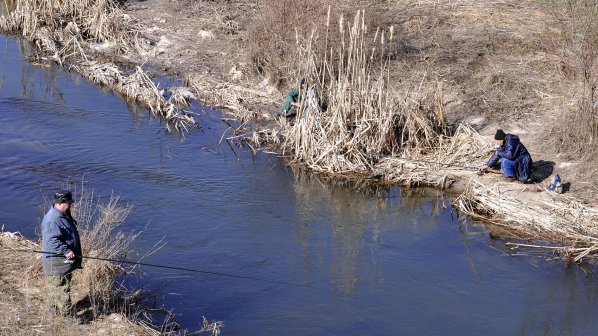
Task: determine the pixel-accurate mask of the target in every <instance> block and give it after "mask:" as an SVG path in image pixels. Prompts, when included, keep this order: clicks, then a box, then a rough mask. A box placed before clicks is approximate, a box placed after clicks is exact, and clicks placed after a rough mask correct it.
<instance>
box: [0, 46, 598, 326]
mask: <svg viewBox="0 0 598 336" xmlns="http://www.w3.org/2000/svg"><path fill="white" fill-rule="evenodd" d="M24 49H25V48H24V47H23V45H22V44H20V42H17V41H15V40H14V39H12V38H6V37H2V38H0V56H1V58H0V69H1V70H0V225H4V228H5V230H7V231H20V232H21V233H23V234H24V235H25V236H27V237H29V238H35V237H36V232H37V227H38V225H39V222H40V218H41V216H42V215H43V213H44V212H45V210H46V209H43V208H42V207H40V206H41V205H43V204H44V198H47V197H49V196H50V195H51V193H52V191H53V190H55V189H56V188H59V187H60V186H61V185H63V184H64V183H65V181H67V180H68V181H74V182H75V183H81V181H85V185H86V187H87V188H93V189H94V190H95V193H96V194H97V195H100V196H103V197H108V196H109V195H111V194H116V195H120V197H121V200H122V201H124V202H128V203H130V204H132V205H133V212H132V213H131V215H130V216H129V217H128V220H127V222H126V225H125V227H124V228H123V229H124V230H126V231H129V232H137V231H143V233H142V234H141V236H140V237H139V239H138V240H137V241H136V242H135V245H134V249H135V251H136V252H137V253H139V254H143V253H144V252H145V251H148V250H150V249H151V248H152V246H154V245H155V244H156V243H158V242H160V241H162V242H164V243H165V245H164V246H163V247H162V248H161V249H160V250H159V251H158V252H156V253H155V254H153V255H151V256H150V257H148V258H147V259H145V260H144V261H145V262H149V263H157V264H166V265H171V266H177V267H185V268H193V269H200V270H206V271H211V272H219V273H227V274H235V275H239V276H246V277H254V278H263V279H270V280H273V281H282V282H288V283H297V284H305V285H306V286H293V285H281V284H276V283H272V282H264V281H254V280H248V279H239V278H231V277H221V276H214V275H198V274H186V273H184V272H178V271H173V270H164V269H157V268H151V267H142V268H141V269H139V271H140V273H141V276H140V277H139V278H138V279H137V278H136V283H138V284H139V285H143V286H148V287H149V288H153V289H156V294H157V302H158V304H159V305H164V307H166V308H168V309H172V310H173V311H174V313H176V314H177V316H178V320H179V321H180V323H181V324H182V326H183V327H184V328H188V329H191V330H197V329H198V327H199V324H200V321H201V317H202V316H206V317H207V318H208V319H210V320H220V321H224V323H225V328H224V329H223V332H224V335H514V334H518V335H594V334H595V333H596V332H597V331H598V318H597V312H598V310H597V308H598V307H597V305H598V300H597V294H598V291H597V286H596V285H595V281H594V279H593V277H592V276H590V275H588V274H586V273H585V272H583V271H581V270H579V269H578V268H576V267H573V268H567V267H565V266H564V265H563V264H562V263H561V262H560V261H546V260H545V259H546V258H545V257H537V256H520V257H512V256H508V255H506V254H505V253H504V251H503V250H504V249H503V248H502V246H503V243H502V242H501V241H495V240H492V239H490V238H489V237H488V234H487V233H486V232H485V229H484V228H483V226H481V225H474V224H473V223H471V221H468V220H466V221H465V224H464V225H460V224H461V223H460V222H459V221H457V220H456V219H455V218H454V216H453V215H451V207H450V196H449V195H445V194H443V193H442V192H439V191H434V190H416V191H409V190H401V189H392V188H390V189H384V188H374V187H370V188H361V189H356V188H355V186H354V185H351V184H350V183H341V182H339V181H336V182H334V181H324V180H322V179H318V178H315V177H310V175H309V174H306V173H305V172H302V171H301V170H298V169H292V168H290V167H288V166H286V165H285V164H284V163H283V162H282V161H281V160H280V159H277V158H276V157H274V156H271V155H268V154H264V153H258V154H257V155H256V156H253V155H252V154H251V153H249V152H247V151H239V150H235V151H234V152H233V150H231V148H230V147H229V146H228V145H227V144H226V142H222V143H220V144H219V140H220V137H221V135H222V133H223V131H224V130H225V129H226V125H225V124H224V123H223V122H221V120H220V118H221V114H220V112H218V111H211V110H209V109H207V108H204V109H196V111H195V112H197V113H198V114H199V115H198V120H199V122H200V124H201V125H202V126H203V128H202V129H200V130H194V131H192V132H191V133H190V134H188V135H187V137H186V138H185V139H183V138H181V137H180V136H178V135H176V134H169V133H167V132H165V130H164V127H163V125H162V124H161V123H160V122H159V121H156V120H154V119H152V118H150V117H149V116H148V113H147V111H145V110H143V109H138V108H135V107H133V106H129V105H127V104H125V103H124V102H123V101H122V100H121V99H120V98H119V97H117V96H114V95H112V94H110V93H107V92H103V91H101V90H100V89H98V88H97V87H94V86H91V85H89V84H88V83H86V82H85V81H84V80H83V79H81V78H80V77H79V76H77V75H75V74H69V73H66V72H64V71H63V70H61V69H58V68H55V67H50V68H43V67H36V66H33V65H32V64H30V63H28V62H27V61H25V57H26V56H27V53H24V52H23V50H24ZM443 205H444V206H443ZM444 207H446V209H445V208H444ZM132 256H134V255H132Z"/></svg>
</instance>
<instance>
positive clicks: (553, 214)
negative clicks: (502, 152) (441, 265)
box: [454, 180, 598, 262]
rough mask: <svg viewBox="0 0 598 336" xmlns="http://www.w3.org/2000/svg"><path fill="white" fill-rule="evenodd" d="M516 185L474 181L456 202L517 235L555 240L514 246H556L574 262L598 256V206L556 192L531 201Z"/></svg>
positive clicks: (459, 207)
mask: <svg viewBox="0 0 598 336" xmlns="http://www.w3.org/2000/svg"><path fill="white" fill-rule="evenodd" d="M512 188H513V185H512V184H510V185H506V186H505V185H501V184H495V185H494V186H487V185H485V184H482V183H480V182H479V181H477V180H472V181H471V182H470V184H469V186H468V187H467V189H466V191H465V192H464V193H463V194H462V195H460V196H459V197H458V198H457V199H456V200H455V201H454V203H455V205H456V207H457V208H458V209H459V210H460V211H462V212H463V213H464V214H466V215H469V216H472V217H474V218H480V219H483V220H485V221H489V222H491V223H493V224H494V225H497V226H500V227H501V228H503V229H504V230H505V231H507V232H510V233H512V234H513V235H514V236H515V237H519V238H531V239H535V240H544V241H551V242H553V243H552V244H548V243H545V244H544V245H531V244H514V243H510V245H511V246H523V247H538V248H549V249H554V250H557V251H558V252H561V253H563V254H564V255H565V256H566V257H567V258H568V259H569V260H570V261H573V262H580V261H582V260H585V259H589V258H594V257H596V256H598V227H596V223H598V209H596V208H591V207H588V206H586V205H584V204H582V203H580V202H579V201H577V200H575V199H573V198H570V197H568V196H566V195H560V194H556V193H552V192H543V193H535V194H534V197H533V200H530V197H529V193H526V192H518V191H516V190H515V191H514V190H512ZM554 243H558V244H559V247H558V248H555V246H554Z"/></svg>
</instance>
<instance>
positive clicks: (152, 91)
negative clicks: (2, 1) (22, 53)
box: [0, 0, 195, 133]
mask: <svg viewBox="0 0 598 336" xmlns="http://www.w3.org/2000/svg"><path fill="white" fill-rule="evenodd" d="M14 3H15V6H14V9H13V10H12V11H10V13H8V15H7V16H6V17H5V16H2V17H0V28H1V29H2V30H4V31H7V32H13V33H19V34H21V36H22V37H24V38H25V39H27V40H28V41H30V42H32V43H33V44H34V45H35V46H36V47H37V48H38V49H40V50H41V51H43V52H44V53H46V54H47V55H49V56H50V57H49V58H50V59H51V60H53V61H55V62H56V63H58V64H60V65H67V66H68V68H70V69H73V70H75V71H76V72H78V73H79V74H81V75H82V76H83V77H85V78H86V79H88V80H89V81H90V82H92V83H94V84H98V85H102V86H105V87H107V88H108V89H110V90H113V91H115V92H117V93H119V94H121V95H123V96H124V97H125V98H126V99H129V100H131V101H133V102H135V103H138V104H140V105H141V106H143V107H146V108H148V109H149V110H150V111H151V112H152V114H153V115H154V116H156V117H157V118H163V119H164V120H165V121H166V123H165V125H166V128H167V129H168V130H169V131H171V130H172V129H174V130H176V131H178V132H182V133H184V132H185V131H188V127H190V126H193V125H194V124H195V120H194V118H193V117H192V116H191V115H190V114H188V113H185V112H184V111H183V110H182V109H181V108H180V107H179V106H178V105H177V104H176V102H177V101H176V100H173V101H170V100H169V101H167V100H166V99H165V98H164V96H163V94H162V91H161V90H160V89H159V88H158V86H157V85H156V84H154V83H153V81H152V80H151V78H150V76H149V75H148V74H147V73H146V72H145V71H144V70H142V69H141V67H139V66H138V67H136V68H135V70H134V71H133V72H132V73H128V72H125V71H123V70H121V69H120V68H119V67H118V66H116V65H114V64H110V63H104V64H102V63H99V62H98V61H93V60H92V56H90V55H91V54H93V53H95V50H94V48H93V47H92V43H106V44H110V45H114V46H117V47H118V49H119V51H120V52H121V53H125V52H127V51H137V50H140V49H143V48H144V46H143V43H142V42H141V40H140V38H139V35H140V30H141V29H140V26H139V23H137V22H135V21H133V20H132V19H131V18H130V17H129V16H128V15H125V14H124V13H123V12H122V11H121V10H120V9H119V7H118V4H117V2H116V1H113V0H87V1H78V0H16V1H15V2H14ZM182 106H183V107H186V106H188V105H186V104H183V105H182Z"/></svg>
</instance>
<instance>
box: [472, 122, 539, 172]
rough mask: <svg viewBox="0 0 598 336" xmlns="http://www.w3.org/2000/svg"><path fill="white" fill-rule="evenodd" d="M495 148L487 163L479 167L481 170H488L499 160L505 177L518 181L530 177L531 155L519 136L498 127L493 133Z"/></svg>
mask: <svg viewBox="0 0 598 336" xmlns="http://www.w3.org/2000/svg"><path fill="white" fill-rule="evenodd" d="M494 140H496V145H497V149H496V152H495V153H494V154H493V155H492V157H491V158H490V160H488V163H486V165H485V166H483V167H482V168H480V170H481V171H483V172H488V170H489V169H490V167H493V166H494V165H495V164H497V163H498V162H499V160H500V170H501V171H502V173H503V175H504V176H506V177H510V178H514V179H517V180H518V181H520V182H526V181H529V180H531V178H532V174H531V173H532V164H533V161H532V157H531V155H530V154H529V152H528V151H527V148H525V146H524V145H523V144H522V143H521V141H520V140H519V137H518V136H516V135H514V134H505V132H503V130H501V129H499V130H497V131H496V134H495V135H494Z"/></svg>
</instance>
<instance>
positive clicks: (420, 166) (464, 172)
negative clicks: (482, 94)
mask: <svg viewBox="0 0 598 336" xmlns="http://www.w3.org/2000/svg"><path fill="white" fill-rule="evenodd" d="M492 149H493V147H492V143H491V141H489V140H488V139H487V138H485V137H483V136H481V135H480V134H479V133H478V132H476V131H475V130H474V129H473V128H472V127H471V126H469V125H467V124H460V125H459V126H458V127H457V130H456V131H455V132H454V134H453V135H451V136H441V137H440V139H439V140H438V143H437V145H436V146H435V147H433V148H430V149H429V150H427V151H405V153H403V155H400V156H389V157H386V158H383V159H381V160H380V162H379V163H378V164H376V165H375V166H374V169H373V172H372V174H371V176H375V177H377V178H379V179H382V180H383V181H385V182H388V183H396V184H402V185H406V186H433V187H438V188H441V189H445V188H448V187H450V186H451V185H452V184H453V183H454V182H455V181H456V180H457V179H459V178H463V177H464V178H468V177H471V176H472V175H473V173H475V171H476V169H477V168H476V167H480V166H482V164H483V163H484V162H485V160H487V158H488V157H489V155H490V153H491V150H492Z"/></svg>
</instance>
